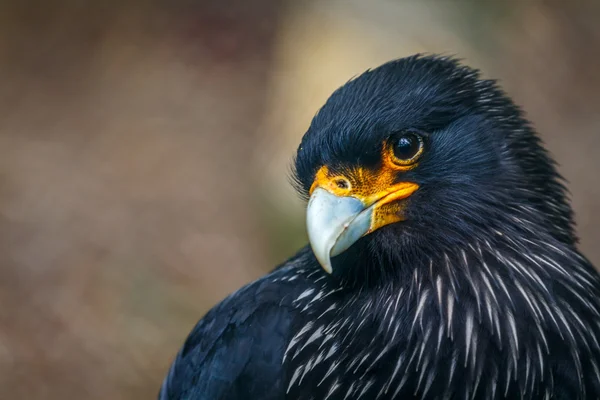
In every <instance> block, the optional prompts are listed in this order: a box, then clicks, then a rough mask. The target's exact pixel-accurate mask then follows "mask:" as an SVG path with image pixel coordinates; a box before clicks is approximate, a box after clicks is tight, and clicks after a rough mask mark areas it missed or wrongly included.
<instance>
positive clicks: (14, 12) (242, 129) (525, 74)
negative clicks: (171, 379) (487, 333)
mask: <svg viewBox="0 0 600 400" xmlns="http://www.w3.org/2000/svg"><path fill="white" fill-rule="evenodd" d="M599 5H600V2H597V1H592V0H590V1H584V0H579V1H573V2H567V1H554V2H552V1H544V2H541V1H539V2H538V1H534V0H528V1H520V0H515V1H502V2H500V1H497V2H492V1H489V2H482V1H458V0H457V1H445V0H440V1H433V0H428V1H408V0H406V1H401V0H396V1H392V0H372V1H369V2H367V1H361V0H339V1H335V0H331V1H329V0H314V1H308V0H303V1H295V2H294V1H288V2H286V1H281V0H238V1H203V0H194V1H188V0H171V1H166V0H163V1H159V0H146V1H137V2H136V1H134V0H123V1H112V0H104V1H96V2H82V1H79V0H54V1H51V2H50V1H42V0H39V1H31V0H14V1H9V0H2V1H0V304H1V308H0V398H2V399H9V398H10V399H63V398H82V399H84V398H85V399H107V398H110V399H141V398H153V397H155V396H156V393H157V391H158V388H159V385H160V383H161V380H162V377H163V376H164V374H165V372H166V370H167V368H168V366H169V364H170V362H171V360H172V358H173V356H174V355H175V353H176V351H177V350H178V348H179V346H180V345H181V344H182V342H183V340H184V338H185V337H186V335H187V334H188V332H189V331H190V329H191V328H192V327H193V325H194V324H195V323H196V321H197V320H198V319H199V318H200V317H201V316H202V315H203V313H204V312H206V311H207V309H208V308H210V307H211V306H212V305H213V304H214V303H216V302H217V301H218V300H220V299H221V298H223V297H224V296H225V295H226V294H228V293H230V292H231V291H233V290H235V289H236V288H238V287H239V286H241V285H242V284H244V283H246V282H248V281H250V280H252V279H254V278H256V277H258V276H259V275H261V274H263V273H265V272H267V271H268V270H270V269H271V268H273V267H274V266H275V264H276V263H278V262H281V261H282V260H284V259H285V258H286V257H288V256H290V255H292V254H293V252H294V251H295V250H297V249H298V248H299V247H300V246H302V245H303V244H304V243H306V239H305V233H304V221H303V204H302V203H301V202H300V201H299V200H298V199H297V198H296V196H295V194H294V192H293V190H292V189H291V186H290V185H289V184H288V175H289V166H290V161H291V158H292V156H293V153H294V151H295V149H296V146H297V144H298V143H299V140H300V138H301V136H302V134H303V133H304V132H305V130H306V129H307V127H308V125H309V123H310V119H311V117H312V116H313V115H314V113H315V112H316V111H317V109H318V108H319V107H320V106H321V105H322V104H323V103H324V101H325V100H326V98H327V97H328V95H329V94H330V93H331V92H332V91H333V90H334V89H335V88H337V87H338V86H340V85H341V84H343V83H344V82H346V81H347V80H348V79H349V78H350V77H352V76H354V75H357V74H359V73H361V72H362V71H364V70H365V69H366V68H369V67H375V66H377V65H379V64H381V63H383V62H385V61H388V60H390V59H393V58H398V57H402V56H407V55H411V54H413V53H416V52H436V53H438V52H439V53H444V54H456V55H458V56H459V57H461V58H463V59H465V61H466V62H467V63H468V64H470V65H472V66H475V67H478V68H481V69H482V70H483V71H484V74H485V76H487V77H494V78H499V79H500V81H501V83H502V85H503V86H504V88H505V89H506V91H507V92H508V93H509V94H510V95H511V96H512V97H513V98H514V99H515V101H516V102H517V103H518V104H520V105H522V106H523V107H524V109H525V110H526V111H527V115H528V117H529V118H530V119H531V120H532V121H533V123H534V125H535V127H536V128H537V129H538V131H539V132H540V134H541V136H542V137H543V139H544V141H545V142H546V144H547V147H548V148H549V149H550V151H551V152H552V153H553V155H554V156H555V158H556V159H557V161H558V162H559V164H560V171H561V172H562V173H563V174H564V176H565V177H566V178H567V179H568V180H569V182H570V185H569V188H570V190H571V193H572V199H573V204H574V207H575V210H576V217H577V222H578V226H579V233H580V236H581V249H582V251H583V252H584V253H585V254H586V255H587V256H588V257H589V258H590V259H591V260H592V261H593V262H594V263H595V265H596V266H600V247H599V246H598V239H599V238H600V185H599V184H598V182H599V180H598V175H599V174H600V160H599V158H598V156H597V155H598V154H599V152H600V134H599V133H600V112H599V110H600V74H599V73H598V71H600V51H599V49H600V26H599V25H598V18H599V17H600V9H599Z"/></svg>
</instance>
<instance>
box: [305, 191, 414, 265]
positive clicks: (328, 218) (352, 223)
mask: <svg viewBox="0 0 600 400" xmlns="http://www.w3.org/2000/svg"><path fill="white" fill-rule="evenodd" d="M418 188H419V186H418V185H417V184H415V183H410V182H405V183H400V184H397V185H395V186H394V187H393V188H392V190H386V191H383V192H381V193H377V194H375V195H373V196H368V197H366V198H365V199H363V200H360V199H358V198H357V197H353V196H338V195H335V194H333V193H331V192H329V191H328V190H326V189H324V188H322V187H317V188H315V189H314V191H313V192H312V195H311V197H310V200H309V201H308V207H307V210H306V225H307V230H308V239H309V241H310V245H311V247H312V249H313V252H314V254H315V256H316V258H317V260H318V261H319V263H320V264H321V266H322V267H323V269H324V270H325V271H326V272H327V273H331V272H332V271H333V269H332V266H331V257H335V256H337V255H339V254H341V253H343V252H344V251H346V250H347V249H348V248H349V247H350V246H352V245H353V244H354V243H356V241H357V240H358V239H360V238H361V237H363V236H365V235H367V234H369V233H371V232H373V231H375V230H376V229H379V228H381V227H382V226H385V225H388V224H390V223H393V222H398V221H402V220H403V218H402V215H401V211H402V210H401V207H400V206H399V205H398V203H395V201H396V200H401V199H404V198H406V197H408V196H410V195H411V194H412V193H414V192H415V191H416V190H417V189H418Z"/></svg>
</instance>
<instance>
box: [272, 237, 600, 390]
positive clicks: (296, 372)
mask: <svg viewBox="0 0 600 400" xmlns="http://www.w3.org/2000/svg"><path fill="white" fill-rule="evenodd" d="M484 245H485V244H484ZM490 248H491V246H490ZM489 261H491V262H493V263H494V265H493V266H492V265H489V264H490V262H489ZM526 261H528V263H527V264H525V262H526ZM573 261H574V262H575V261H576V260H573ZM499 264H501V265H503V266H505V268H506V270H504V271H503V270H500V269H499V268H498V265H499ZM561 276H562V278H560V277H561ZM319 279H321V278H319ZM319 284H321V286H318V285H319ZM597 291H598V282H597V277H596V276H595V275H594V274H593V273H589V272H588V271H587V270H585V269H581V270H575V272H573V271H567V270H566V269H565V268H564V267H563V266H561V265H560V264H559V263H557V262H556V261H553V258H551V257H543V256H540V255H539V254H536V253H533V252H532V253H531V254H522V255H520V256H519V257H508V256H505V255H502V254H499V253H492V252H491V250H490V251H487V250H486V249H485V248H482V246H481V245H475V246H471V247H470V248H469V251H463V252H460V255H459V256H458V257H455V258H452V257H449V256H444V257H442V258H441V259H440V260H439V261H437V263H436V262H434V261H431V265H429V266H428V268H417V269H415V270H414V272H413V274H412V276H411V278H410V281H406V282H404V284H403V285H396V286H392V285H390V286H389V287H384V288H381V289H380V290H377V291H371V292H358V293H352V294H350V295H348V294H347V293H345V292H344V291H343V290H342V288H336V287H331V286H330V285H328V284H327V283H326V282H325V281H324V280H323V281H320V282H317V285H316V286H315V287H313V288H310V289H307V290H306V291H304V292H303V293H301V294H300V295H299V296H298V297H297V298H296V299H295V300H294V303H295V304H296V305H297V307H298V309H299V310H300V312H301V314H302V315H303V316H305V318H302V321H303V322H302V324H299V325H298V327H297V330H296V331H295V334H294V336H293V338H292V339H291V341H290V342H289V345H288V347H287V349H286V352H285V356H284V359H283V365H284V369H285V370H286V374H287V375H286V376H287V382H286V391H287V393H288V395H289V397H290V398H297V399H310V398H314V399H327V398H328V399H360V398H364V399H395V398H406V397H407V396H418V397H419V398H432V399H437V398H439V399H444V398H448V399H450V398H466V399H469V398H486V399H494V398H503V397H508V398H551V397H552V395H553V391H554V388H555V386H556V385H557V383H556V382H555V381H556V379H557V377H556V376H555V375H556V371H557V368H558V367H557V365H555V364H553V362H552V360H555V359H557V358H560V359H563V360H565V362H566V364H567V365H568V366H569V367H572V371H573V374H574V376H575V377H576V378H575V380H576V381H575V384H576V385H578V386H579V387H580V388H581V391H582V393H583V392H585V390H586V388H588V387H590V386H591V387H595V386H598V385H599V384H600V369H599V365H598V358H599V357H600V345H599V343H598V339H597V334H598V333H599V332H600V314H599V313H598V310H599V309H600V306H599V305H598V297H597V296H596V297H594V295H595V294H597ZM584 351H585V357H583V356H582V352H584ZM590 381H593V382H591V383H590ZM588 390H589V389H588ZM515 396H516V397H515Z"/></svg>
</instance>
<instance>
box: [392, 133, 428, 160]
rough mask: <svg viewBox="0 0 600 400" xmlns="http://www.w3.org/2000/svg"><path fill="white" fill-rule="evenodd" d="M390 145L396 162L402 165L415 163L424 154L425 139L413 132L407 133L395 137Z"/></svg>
mask: <svg viewBox="0 0 600 400" xmlns="http://www.w3.org/2000/svg"><path fill="white" fill-rule="evenodd" d="M390 145H391V150H392V152H393V154H394V161H395V162H396V163H397V164H400V165H408V164H412V163H414V162H415V161H416V160H417V159H418V158H419V157H420V156H421V153H423V138H422V137H421V136H420V135H418V134H416V133H413V132H405V133H402V134H400V135H398V136H395V137H393V138H392V141H391V143H390Z"/></svg>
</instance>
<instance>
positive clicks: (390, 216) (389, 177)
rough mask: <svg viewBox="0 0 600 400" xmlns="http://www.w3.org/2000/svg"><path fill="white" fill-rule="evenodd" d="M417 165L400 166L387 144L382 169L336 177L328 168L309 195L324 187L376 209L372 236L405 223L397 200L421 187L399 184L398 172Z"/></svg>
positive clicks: (319, 173) (353, 170) (350, 171)
mask: <svg viewBox="0 0 600 400" xmlns="http://www.w3.org/2000/svg"><path fill="white" fill-rule="evenodd" d="M416 158H418V157H415V159H416ZM416 165H417V164H416V163H413V164H405V165H401V164H399V163H398V160H397V159H396V158H395V157H394V155H393V152H392V150H391V148H390V147H389V146H387V145H384V148H383V152H382V166H381V167H380V168H379V169H377V170H370V169H366V168H363V167H355V168H351V169H347V170H345V171H344V173H343V174H334V173H331V172H330V171H329V168H328V167H327V166H323V167H321V168H320V169H319V170H318V171H317V173H316V175H315V180H314V182H313V184H312V185H311V188H310V191H309V194H312V192H313V191H314V190H315V188H317V187H320V188H323V189H325V190H327V191H328V192H330V193H332V194H334V195H336V196H339V197H349V196H351V197H355V198H357V199H359V200H360V201H361V202H362V203H363V204H364V205H365V208H367V207H370V206H373V217H372V219H371V227H370V230H369V232H368V233H370V232H373V231H375V230H376V229H378V228H381V227H383V226H385V225H388V224H391V223H394V222H399V221H403V220H404V218H403V215H402V209H403V205H402V204H401V203H399V202H397V200H402V199H405V198H407V197H409V196H410V195H411V194H413V193H414V192H415V191H416V190H417V189H418V188H419V185H418V184H416V183H412V182H400V183H396V182H395V181H396V177H397V174H398V172H400V171H408V170H410V169H412V168H414V167H415V166H416Z"/></svg>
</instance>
